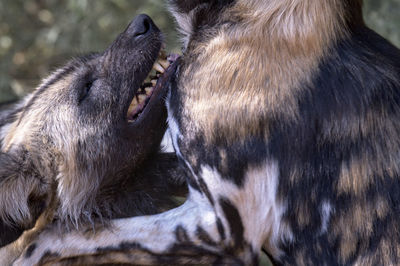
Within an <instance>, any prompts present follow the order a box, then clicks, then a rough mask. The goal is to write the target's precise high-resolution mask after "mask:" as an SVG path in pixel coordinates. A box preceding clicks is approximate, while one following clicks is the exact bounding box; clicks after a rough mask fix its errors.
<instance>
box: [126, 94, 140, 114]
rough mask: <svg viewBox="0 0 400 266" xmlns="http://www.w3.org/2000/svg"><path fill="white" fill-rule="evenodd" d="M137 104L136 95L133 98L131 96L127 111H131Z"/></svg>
mask: <svg viewBox="0 0 400 266" xmlns="http://www.w3.org/2000/svg"><path fill="white" fill-rule="evenodd" d="M137 105H138V101H137V100H136V97H135V98H133V100H132V102H131V104H130V105H129V108H128V113H131V112H132V111H133V109H135V108H136V106H137Z"/></svg>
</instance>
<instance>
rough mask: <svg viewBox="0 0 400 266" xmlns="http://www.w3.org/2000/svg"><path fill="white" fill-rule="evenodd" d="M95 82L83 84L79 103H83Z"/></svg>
mask: <svg viewBox="0 0 400 266" xmlns="http://www.w3.org/2000/svg"><path fill="white" fill-rule="evenodd" d="M92 85H93V81H87V82H85V83H84V84H83V86H82V88H81V90H80V95H79V103H81V102H82V101H83V100H84V99H85V98H86V97H87V96H88V94H89V92H90V89H91V88H92Z"/></svg>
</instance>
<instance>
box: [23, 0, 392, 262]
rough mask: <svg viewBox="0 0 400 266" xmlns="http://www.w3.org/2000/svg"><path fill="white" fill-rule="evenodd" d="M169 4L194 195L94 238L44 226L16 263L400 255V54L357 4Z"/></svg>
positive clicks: (203, 0) (226, 0) (172, 113)
mask: <svg viewBox="0 0 400 266" xmlns="http://www.w3.org/2000/svg"><path fill="white" fill-rule="evenodd" d="M168 2H169V3H170V9H171V10H172V13H173V14H174V16H175V17H176V18H177V21H178V24H179V25H180V27H181V31H182V33H183V34H184V35H185V36H184V38H183V39H184V45H185V48H184V55H183V57H182V59H181V62H180V66H179V69H178V72H177V75H176V76H175V78H174V79H172V80H171V82H170V85H169V87H170V88H169V89H170V94H169V96H168V99H167V108H168V122H169V128H170V131H171V135H172V139H173V144H174V147H175V150H176V153H177V155H178V157H180V158H181V160H182V162H183V165H184V166H185V167H186V171H187V181H188V184H189V190H190V194H189V198H188V200H187V202H186V203H185V204H184V205H183V206H181V207H180V208H178V209H174V210H171V211H169V212H166V213H163V214H159V215H155V216H150V217H139V218H131V219H125V220H114V221H113V223H112V224H113V225H114V227H115V230H113V231H112V232H101V233H99V234H96V235H94V236H93V237H91V238H84V237H82V236H81V235H80V234H79V233H78V232H71V233H70V234H68V235H67V236H66V237H65V238H64V240H60V241H56V239H55V237H54V236H53V235H52V234H42V235H41V236H40V238H39V239H38V241H37V246H35V251H34V252H33V253H32V254H30V255H31V256H30V258H21V260H19V263H21V264H22V265H29V263H32V262H38V261H40V262H41V263H47V262H48V263H55V262H57V263H59V264H60V265H64V264H68V263H69V262H72V263H76V264H79V263H81V264H85V263H86V262H92V263H93V262H96V263H98V262H101V263H107V262H114V263H135V262H140V263H154V264H157V263H164V264H165V263H171V264H175V263H198V262H199V261H200V262H206V263H215V264H221V263H237V264H245V265H251V264H257V263H258V255H259V253H260V252H261V250H264V251H265V252H266V253H268V255H269V256H270V257H271V259H272V260H273V261H274V262H275V263H276V264H277V265H398V264H400V230H399V228H400V227H399V221H400V193H399V192H400V169H399V159H400V158H399V151H400V118H399V117H400V51H399V50H398V49H397V48H395V47H394V46H393V45H391V44H390V43H389V42H388V41H386V40H385V39H383V38H382V37H380V36H379V35H377V34H376V33H375V32H373V31H371V30H370V29H368V28H367V27H366V26H365V25H364V22H363V20H362V12H361V6H362V1H361V0H326V1H320V0H269V1H262V0H218V1H217V0H192V1H184V0H170V1H168ZM48 243H52V244H48ZM54 243H55V244H54ZM46 254H48V255H49V256H46ZM50 255H51V256H50Z"/></svg>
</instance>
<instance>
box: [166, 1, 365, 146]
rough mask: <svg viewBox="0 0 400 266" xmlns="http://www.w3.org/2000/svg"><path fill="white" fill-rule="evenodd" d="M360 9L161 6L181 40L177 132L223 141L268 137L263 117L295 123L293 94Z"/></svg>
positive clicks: (290, 4) (324, 4) (334, 4)
mask: <svg viewBox="0 0 400 266" xmlns="http://www.w3.org/2000/svg"><path fill="white" fill-rule="evenodd" d="M361 3H362V1H361V0H326V1H320V0H193V1H185V0H169V1H168V4H169V8H170V10H171V13H172V14H173V15H174V17H175V18H176V21H177V24H178V27H179V28H180V30H181V33H182V35H183V46H184V56H183V58H182V66H181V68H180V76H179V81H178V87H179V91H180V95H179V97H176V99H177V98H179V99H180V101H181V105H183V106H184V107H183V108H182V110H185V113H184V114H183V113H182V115H183V116H185V117H187V120H188V121H190V122H188V123H191V126H184V127H185V128H196V129H198V130H200V131H202V132H203V134H202V135H204V136H206V137H207V138H209V140H210V139H215V138H217V137H218V136H217V135H219V138H220V139H225V140H226V139H232V138H234V139H237V138H241V137H242V136H245V135H246V134H253V135H255V134H262V135H264V134H268V132H264V130H267V128H268V126H267V125H268V123H270V122H271V121H263V118H264V117H267V116H269V117H271V115H272V116H275V117H282V116H283V117H284V118H286V119H296V117H295V116H296V114H297V108H298V103H297V102H296V97H293V95H295V94H296V93H297V89H298V88H301V87H304V86H306V85H307V83H308V82H311V80H312V77H313V74H314V73H315V72H316V71H318V65H319V63H320V62H321V61H322V60H323V58H324V56H325V55H327V54H329V53H328V51H329V49H330V47H332V46H333V45H335V43H336V42H337V40H338V39H340V38H345V37H346V35H347V33H348V31H350V30H351V29H352V27H353V26H354V25H355V24H360V23H362V17H361ZM211 99H212V100H211ZM267 114H268V115H267ZM183 121H184V119H183ZM261 124H262V125H261ZM215 129H218V130H215ZM232 129H235V130H232ZM210 141H211V140H210Z"/></svg>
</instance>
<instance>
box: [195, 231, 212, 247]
mask: <svg viewBox="0 0 400 266" xmlns="http://www.w3.org/2000/svg"><path fill="white" fill-rule="evenodd" d="M196 236H197V237H198V238H199V239H200V240H201V241H202V242H203V243H205V244H206V245H209V246H217V243H216V242H215V241H214V240H213V239H212V238H211V236H210V235H209V234H208V233H207V231H206V230H204V229H203V228H202V227H201V226H197V229H196Z"/></svg>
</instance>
